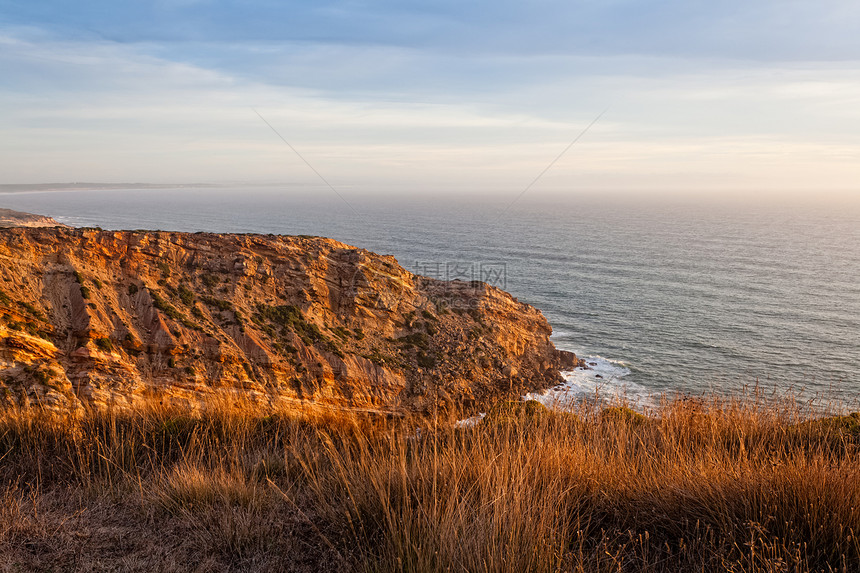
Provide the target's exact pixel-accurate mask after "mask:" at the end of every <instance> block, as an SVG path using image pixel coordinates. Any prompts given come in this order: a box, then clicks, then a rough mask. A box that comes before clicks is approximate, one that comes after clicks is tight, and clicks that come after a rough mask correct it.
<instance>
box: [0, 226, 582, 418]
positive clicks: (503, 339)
mask: <svg viewBox="0 0 860 573" xmlns="http://www.w3.org/2000/svg"><path fill="white" fill-rule="evenodd" d="M550 333H551V328H550V326H549V324H548V323H547V321H546V319H545V318H544V317H543V315H542V314H541V313H540V312H539V311H538V310H536V309H535V308H533V307H531V306H529V305H527V304H523V303H521V302H519V301H517V300H516V299H515V298H513V297H512V296H510V295H509V294H507V293H506V292H504V291H501V290H499V289H497V288H494V287H492V286H489V285H487V284H485V283H481V282H459V281H453V282H445V281H439V280H435V279H431V278H426V277H421V276H416V275H413V274H412V273H410V272H408V271H406V270H404V269H403V268H402V267H401V266H400V265H398V264H397V261H396V260H395V259H394V258H393V257H390V256H380V255H376V254H373V253H371V252H368V251H366V250H363V249H357V248H354V247H351V246H349V245H345V244H343V243H339V242H337V241H333V240H330V239H324V238H317V237H286V236H274V235H268V236H261V235H222V234H206V233H194V234H187V233H167V232H147V231H141V232H138V231H135V232H132V231H121V232H111V231H102V230H88V229H69V228H54V229H46V228H12V229H4V230H0V392H2V394H3V396H5V398H6V399H7V400H11V401H16V402H19V403H20V402H29V403H41V404H44V405H47V406H51V407H56V408H63V409H76V408H81V407H89V406H96V407H98V406H105V405H110V404H113V405H124V404H134V403H136V402H141V401H146V400H159V401H163V400H169V401H171V402H184V403H188V404H189V405H193V404H195V403H199V401H200V400H201V398H204V397H206V396H219V395H229V396H240V397H241V398H242V399H246V400H251V401H253V402H259V403H260V404H267V403H274V402H282V403H288V404H295V405H296V406H297V407H309V406H326V407H338V408H340V407H346V408H355V409H369V410H397V409H403V408H407V409H413V410H418V411H427V410H430V409H432V408H434V407H441V408H446V407H449V406H452V405H454V404H455V403H456V404H459V405H463V406H465V407H466V408H479V407H482V406H485V405H486V404H487V403H489V402H490V401H492V400H495V399H497V398H498V397H500V396H502V395H522V394H523V393H525V392H527V391H532V390H536V389H539V388H544V387H548V386H551V385H552V384H555V383H556V382H557V381H558V379H559V368H560V367H562V365H565V366H569V365H570V364H576V363H577V362H578V360H577V359H576V357H575V356H570V355H569V354H568V353H561V352H559V351H556V349H555V348H554V346H553V344H552V343H551V342H550V340H549V335H550Z"/></svg>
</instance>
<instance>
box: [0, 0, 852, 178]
mask: <svg viewBox="0 0 860 573" xmlns="http://www.w3.org/2000/svg"><path fill="white" fill-rule="evenodd" d="M214 4H217V3H214V2H204V3H195V4H191V5H185V3H182V2H179V3H171V5H170V6H169V7H165V6H162V8H161V9H162V10H175V11H179V12H182V11H184V10H198V9H201V7H204V6H205V7H207V8H211V7H212V6H213V5H214ZM577 6H580V8H579V9H583V10H591V11H594V12H595V13H597V12H600V13H601V14H602V13H603V11H607V10H608V11H609V12H612V10H615V11H616V12H617V11H620V10H623V9H627V8H630V9H634V8H635V9H638V10H642V9H643V7H642V5H636V6H633V3H631V2H615V3H609V4H603V3H602V4H597V3H588V2H586V3H581V4H578V5H577ZM654 6H655V8H654V10H655V11H656V12H658V13H664V16H666V17H668V15H669V14H670V13H674V11H675V10H680V11H681V12H682V13H681V14H679V15H675V24H677V22H679V21H683V19H684V18H692V17H694V15H693V14H692V13H691V14H684V13H683V12H684V10H685V9H684V8H683V7H682V6H680V5H679V4H672V3H657V4H655V5H654ZM792 6H793V5H792ZM792 6H789V7H788V8H787V9H788V10H792V9H797V10H799V9H800V8H798V7H794V8H792ZM150 8H151V7H150ZM270 8H271V6H270ZM363 8H367V9H366V13H365V14H364V15H363V18H364V19H360V20H358V21H357V24H356V25H357V26H359V27H361V26H364V25H365V24H364V22H365V20H368V21H369V20H373V19H374V18H377V16H375V15H376V14H378V19H379V21H380V22H382V23H379V22H377V23H376V24H373V25H374V26H377V25H378V26H382V27H385V26H387V25H390V24H391V23H392V22H399V21H401V20H403V19H407V20H408V19H410V18H416V14H421V16H422V18H425V19H426V22H425V23H424V24H422V25H421V26H424V28H421V26H419V25H418V24H416V28H415V30H418V29H419V28H420V29H421V30H424V32H426V34H427V37H426V38H429V39H431V40H432V41H433V42H435V43H437V44H438V43H441V38H442V37H443V36H444V37H445V38H451V39H452V46H447V47H445V48H444V49H443V48H434V47H433V46H430V45H427V43H428V41H429V40H427V41H425V40H426V38H425V39H422V37H421V34H420V33H417V34H416V37H415V38H413V39H412V40H410V41H405V40H403V41H401V40H402V38H401V39H398V37H397V36H398V34H402V32H398V33H396V34H393V35H391V34H389V35H386V34H380V35H379V36H378V37H376V41H373V42H366V43H362V42H357V43H350V42H352V41H353V40H354V39H355V38H357V36H355V35H352V36H351V35H349V34H343V35H340V36H337V37H336V38H334V39H333V40H331V41H327V42H326V41H322V40H318V41H317V40H315V41H298V40H289V41H273V40H260V39H253V40H243V41H240V42H236V43H230V42H223V41H220V40H217V41H216V39H217V37H218V35H217V34H215V33H214V32H213V31H206V30H207V29H206V28H205V27H204V31H205V33H202V32H200V35H201V36H203V37H206V38H207V39H205V40H194V41H192V40H189V39H187V38H186V39H185V40H183V41H181V42H178V41H174V40H170V41H155V40H153V39H148V40H146V41H143V40H141V41H133V42H129V41H122V42H118V41H111V40H106V39H104V38H103V37H101V36H99V35H98V34H96V35H86V34H84V35H83V36H76V35H74V34H66V33H61V32H58V31H57V28H56V27H52V26H44V27H38V26H32V25H27V26H24V25H19V26H16V27H6V28H5V29H3V30H0V45H2V50H0V73H2V74H3V76H4V78H5V79H6V82H5V84H4V85H5V87H4V88H3V89H2V90H0V107H2V109H4V110H7V111H8V113H7V114H6V118H7V119H6V121H4V123H3V124H2V126H0V141H2V143H0V171H2V172H3V173H4V176H5V178H6V181H5V182H27V181H30V182H38V181H46V180H54V181H70V180H114V181H116V180H126V181H129V180H135V181H179V182H188V181H204V180H205V181H224V180H233V181H235V180H242V181H287V182H292V183H295V184H297V185H302V184H308V185H309V184H316V183H317V181H316V179H315V176H314V175H313V173H311V172H309V170H308V169H307V166H305V165H304V164H303V163H302V162H301V161H300V160H299V159H298V158H296V157H295V156H294V155H293V154H292V152H291V151H290V150H289V149H288V148H287V147H286V146H284V145H283V143H282V142H280V141H279V140H278V139H277V138H276V137H275V136H274V135H273V134H272V133H271V132H270V131H269V130H268V128H267V127H266V126H265V124H263V123H262V122H260V121H259V118H257V116H256V115H255V114H254V113H253V111H252V108H253V107H256V108H257V109H259V110H260V112H261V113H263V115H264V116H265V117H266V118H267V119H268V120H269V121H271V122H272V123H273V125H275V126H276V127H277V129H278V130H279V131H281V133H282V134H283V135H284V136H285V137H286V138H287V139H288V141H290V142H291V143H292V144H294V145H295V146H296V147H297V148H298V149H300V150H301V151H302V153H303V155H305V157H306V158H307V159H308V160H309V161H311V163H312V164H313V165H314V166H315V167H316V168H317V169H319V170H320V171H321V172H323V173H324V174H325V175H326V178H327V179H329V180H331V181H332V182H333V183H334V184H336V186H338V187H345V188H363V189H383V188H385V189H401V190H402V189H419V188H421V189H474V188H484V189H496V190H501V191H502V192H506V193H513V194H515V193H516V192H517V191H518V190H520V188H521V187H524V186H525V185H526V184H527V183H528V182H529V181H530V180H531V179H532V178H533V177H534V175H536V174H537V173H538V172H540V170H541V169H543V168H544V167H545V166H546V165H547V163H548V162H549V161H550V160H551V159H552V158H553V157H555V155H557V153H558V152H559V151H560V150H561V149H563V148H564V147H565V146H566V145H567V144H568V143H569V142H570V141H571V140H572V139H573V137H574V136H575V135H576V134H577V133H578V132H579V131H580V130H581V129H582V128H583V127H584V126H585V125H586V124H587V123H588V122H589V121H591V120H592V119H593V118H594V116H596V115H597V113H599V112H600V111H601V110H602V109H604V108H605V107H607V106H610V110H609V113H607V114H606V116H605V117H604V118H603V119H602V120H601V121H600V122H599V123H598V124H597V125H596V126H595V127H594V128H593V129H592V131H591V132H589V134H588V136H587V137H586V138H584V139H583V140H582V141H581V142H580V143H578V144H577V145H576V146H575V147H574V148H573V149H572V150H571V152H570V153H568V154H567V155H566V156H565V157H564V158H563V159H562V161H560V162H559V163H558V164H557V165H556V166H554V167H553V169H552V170H551V171H550V172H549V173H548V174H547V176H546V177H545V178H544V179H542V180H541V182H540V184H539V185H538V186H537V188H536V191H540V190H542V189H543V190H569V189H642V190H654V189H666V188H672V189H679V190H682V189H692V190H714V189H720V188H722V189H725V188H728V187H731V188H753V187H754V188H772V189H777V188H793V189H802V188H809V189H812V188H821V187H822V186H825V187H829V188H844V187H845V186H846V185H850V182H852V181H856V180H858V177H857V176H858V175H860V173H858V168H857V167H855V166H856V165H858V164H860V162H858V161H857V160H856V159H857V155H858V150H860V135H858V134H860V129H858V128H860V111H858V110H860V105H858V104H860V88H858V86H860V65H858V64H857V62H856V61H847V60H839V59H834V60H833V61H830V62H826V63H825V62H808V61H794V62H783V61H768V60H750V59H734V58H725V57H720V58H717V57H705V56H703V55H701V54H696V53H695V50H694V51H693V52H692V53H691V54H687V55H683V56H682V55H654V54H647V53H645V54H642V53H629V54H628V53H625V50H623V49H620V48H619V49H617V50H615V51H616V52H617V53H614V54H611V53H608V54H596V55H589V54H588V53H565V52H562V51H553V50H552V49H549V47H547V48H546V49H542V48H541V49H538V48H535V49H533V50H523V51H519V50H518V49H516V45H515V44H516V42H515V43H514V44H512V45H511V46H508V47H506V46H505V45H504V44H505V42H506V40H505V38H500V39H498V41H495V40H493V41H490V40H488V38H489V36H490V33H489V32H488V31H486V30H481V31H480V33H478V34H476V35H475V38H472V39H469V38H466V37H465V34H466V32H465V31H464V30H465V29H468V28H469V27H470V26H474V25H475V24H476V23H477V22H483V20H481V19H480V14H479V7H476V8H464V9H460V8H455V7H454V5H453V4H451V5H445V4H439V3H436V4H433V5H432V6H431V5H429V4H428V5H424V6H419V10H418V12H415V13H413V12H411V11H405V10H404V9H403V8H395V7H389V9H388V11H386V10H383V8H384V5H381V4H374V5H373V6H372V7H367V6H365V5H363V4H360V3H329V4H323V5H320V6H319V7H315V8H313V7H309V6H305V7H304V8H301V7H300V9H298V10H297V11H298V12H299V15H298V16H297V17H308V18H310V17H311V16H309V15H316V16H314V17H324V18H333V19H349V18H350V17H351V16H352V15H355V14H356V12H358V11H361V10H362V9H363ZM484 8H486V6H484ZM533 8H534V9H535V10H539V9H541V8H544V9H549V8H552V9H554V10H561V8H560V5H557V4H553V3H537V4H535V5H534V6H533ZM737 8H738V10H739V11H740V13H745V12H743V10H745V8H743V7H741V6H738V7H737ZM271 9H274V8H271ZM85 12H86V11H85ZM329 12H330V13H329ZM609 12H607V14H608V13H609ZM634 12H635V10H634ZM183 13H184V12H183ZM320 13H325V14H323V16H319V14H320ZM264 14H265V11H264ZM301 14H304V15H305V16H302V15H301ZM85 16H86V14H85V15H84V16H79V17H78V18H84V19H85ZM214 17H215V16H213V18H214ZM217 17H218V18H223V17H224V16H223V15H222V16H217ZM544 17H546V16H544ZM606 17H607V18H608V17H609V16H606ZM628 17H629V19H630V20H631V22H630V23H629V25H631V26H632V25H633V22H632V21H633V20H636V23H637V24H636V25H639V26H642V25H645V24H643V21H642V20H637V19H636V18H634V16H633V15H629V16H628ZM649 17H651V18H657V16H656V15H651V16H649ZM698 17H700V18H701V16H698ZM517 18H522V19H524V20H525V21H526V22H529V21H530V20H529V18H532V19H538V20H536V21H542V20H540V18H541V16H540V15H539V14H534V15H533V14H530V13H526V12H524V11H523V8H522V7H521V6H520V5H519V4H516V5H515V4H513V3H508V4H506V3H502V4H500V5H499V6H498V11H497V12H495V13H494V14H493V15H492V17H488V18H487V19H486V20H487V21H486V22H485V25H486V27H487V29H488V30H494V31H496V32H499V31H507V32H508V33H507V34H506V35H508V36H510V35H512V34H513V31H514V30H515V29H516V19H517ZM561 20H562V21H566V20H564V19H561ZM592 21H593V22H595V26H597V28H600V26H601V25H603V24H601V23H600V22H599V18H598V16H594V17H593V19H592ZM644 22H645V23H647V22H648V20H647V18H646V19H645V21H644ZM186 24H187V22H186ZM215 24H217V22H216V23H212V24H210V26H211V27H214V28H217V26H215ZM129 25H130V24H129ZM606 25H609V24H606ZM613 25H614V26H616V27H623V26H625V25H626V24H625V23H624V22H621V21H619V22H614V23H613ZM57 26H59V24H58V25H57ZM367 26H371V24H367ZM440 26H441V27H442V28H444V29H445V35H443V36H439V35H438V34H441V32H438V30H436V31H435V32H434V30H433V28H434V27H440ZM662 26H663V28H662V29H663V30H665V29H666V27H667V26H669V24H668V23H663V24H662ZM702 26H704V24H702ZM714 26H717V24H714ZM461 28H463V29H461ZM717 28H718V26H717ZM368 29H369V28H368ZM407 29H408V28H407ZM619 29H620V28H619ZM700 29H701V28H700ZM424 32H422V33H424ZM171 33H174V32H171ZM175 33H176V34H179V32H175ZM235 33H238V32H235ZM553 33H555V32H553ZM656 33H657V32H653V34H656ZM650 34H652V32H649V35H650ZM121 35H122V34H121ZM263 35H264V36H265V34H263ZM550 35H552V34H550ZM461 36H462V37H461ZM649 37H650V36H649ZM478 38H485V39H486V40H487V42H488V45H487V46H485V47H484V48H482V49H475V50H474V51H472V50H471V49H469V50H467V49H466V47H467V46H469V42H473V41H474V42H477V41H478ZM637 38H639V40H638V41H639V42H640V43H639V44H638V47H642V46H643V45H645V44H643V43H642V42H644V41H645V40H644V39H643V38H645V35H643V34H642V33H640V34H639V36H637ZM127 39H128V38H126V40H127ZM517 41H520V40H517ZM631 41H632V40H631ZM493 42H495V44H494V43H493ZM619 42H620V40H619ZM431 43H432V42H431ZM619 46H620V44H619ZM645 51H647V50H645ZM655 51H656V50H655ZM585 52H587V50H585Z"/></svg>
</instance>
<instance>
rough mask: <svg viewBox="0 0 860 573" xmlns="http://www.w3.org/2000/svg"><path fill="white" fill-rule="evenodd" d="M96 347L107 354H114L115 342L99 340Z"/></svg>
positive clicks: (103, 338)
mask: <svg viewBox="0 0 860 573" xmlns="http://www.w3.org/2000/svg"><path fill="white" fill-rule="evenodd" d="M96 346H97V347H98V348H99V350H104V351H105V352H113V342H111V341H110V338H105V337H102V338H97V339H96Z"/></svg>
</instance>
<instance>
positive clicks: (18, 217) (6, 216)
mask: <svg viewBox="0 0 860 573" xmlns="http://www.w3.org/2000/svg"><path fill="white" fill-rule="evenodd" d="M63 226H65V225H62V224H60V223H58V222H56V221H55V220H54V219H52V218H51V217H44V216H42V215H34V214H32V213H24V212H23V211H13V210H11V209H0V228H4V227H63Z"/></svg>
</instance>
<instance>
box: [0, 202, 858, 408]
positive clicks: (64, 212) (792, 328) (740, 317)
mask: <svg viewBox="0 0 860 573" xmlns="http://www.w3.org/2000/svg"><path fill="white" fill-rule="evenodd" d="M513 198H514V197H511V196H509V195H504V194H474V195H472V194H463V195H462V196H460V197H452V196H446V195H438V194H432V193H431V194H428V193H423V194H414V195H413V194H409V193H406V192H404V193H401V194H396V195H391V194H389V195H387V196H365V195H353V194H349V193H341V194H340V195H338V194H335V193H333V192H332V191H331V190H330V189H325V188H319V189H310V190H308V189H305V190H302V191H296V190H295V189H288V188H283V187H277V186H273V187H234V188H216V189H187V188H186V189H150V190H110V191H68V192H38V193H15V194H4V195H0V207H7V208H11V209H16V210H22V211H29V212H35V213H39V214H43V215H49V216H53V217H54V218H56V219H57V220H58V221H60V222H63V223H66V224H69V225H74V226H99V227H102V228H105V229H162V230H179V231H214V232H243V233H276V234H306V235H320V236H327V237H332V238H335V239H338V240H341V241H343V242H346V243H349V244H352V245H355V246H359V247H363V248H366V249H369V250H371V251H375V252H377V253H381V254H391V255H394V256H395V257H396V258H397V259H398V261H399V262H400V263H401V265H403V266H404V267H405V268H407V269H408V270H411V271H413V272H418V273H420V274H425V275H431V276H436V277H438V278H443V279H461V280H485V281H486V282H490V283H492V284H495V285H497V286H499V287H501V288H504V289H505V290H507V291H509V292H511V293H512V294H513V295H514V296H516V297H518V298H519V299H520V300H521V301H523V302H526V303H529V304H531V305H534V306H535V307H537V308H539V309H540V310H541V311H542V312H543V313H544V315H545V316H546V317H547V319H548V320H549V322H550V324H551V325H552V326H553V328H554V334H553V341H554V342H555V344H556V345H557V346H558V347H559V348H562V349H566V350H571V351H573V352H576V353H577V354H578V355H579V356H581V357H583V358H585V359H586V360H587V361H588V362H590V363H592V364H593V366H592V367H591V369H590V370H578V371H575V372H572V373H567V374H566V375H565V376H566V382H565V384H563V385H562V386H560V387H558V388H556V389H553V390H550V391H549V392H547V393H546V394H542V395H540V396H536V397H537V398H539V399H541V400H542V401H545V402H546V403H559V402H560V401H564V400H570V399H576V398H581V397H585V396H590V395H595V394H601V395H603V396H607V395H609V396H613V395H619V396H626V397H628V398H632V399H634V400H636V399H645V398H643V397H646V396H654V395H657V394H660V393H670V394H671V393H675V392H683V393H692V394H698V393H707V392H712V391H717V392H723V391H729V392H733V391H737V390H738V389H741V388H744V387H750V386H753V385H759V386H760V387H764V388H769V389H773V391H775V392H789V391H791V392H796V391H803V392H805V393H806V394H807V395H815V394H824V395H827V396H828V397H829V398H836V399H842V400H845V401H847V402H850V401H854V400H857V399H858V398H860V207H858V203H857V202H854V203H851V202H847V203H839V204H829V203H828V204H815V203H811V202H806V203H790V202H774V201H753V202H745V203H738V202H731V201H728V202H715V201H710V202H705V203H701V202H694V201H681V200H654V199H647V200H646V199H632V198H624V199H619V198H616V199H606V198H599V197H595V196H591V197H581V196H575V195H571V196H564V195H557V196H541V195H539V194H536V193H535V194H532V195H526V196H524V197H522V198H521V199H519V200H518V201H516V202H514V203H513V204H511V201H512V200H513Z"/></svg>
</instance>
